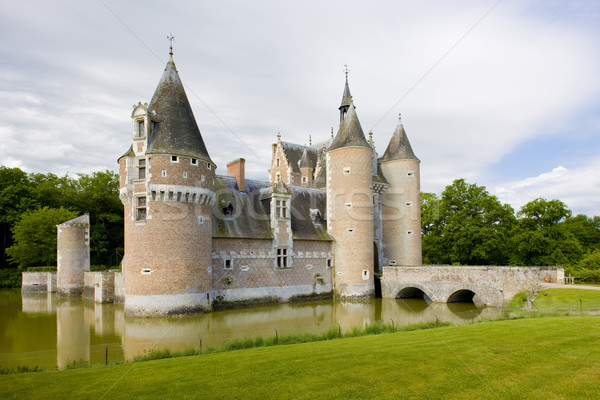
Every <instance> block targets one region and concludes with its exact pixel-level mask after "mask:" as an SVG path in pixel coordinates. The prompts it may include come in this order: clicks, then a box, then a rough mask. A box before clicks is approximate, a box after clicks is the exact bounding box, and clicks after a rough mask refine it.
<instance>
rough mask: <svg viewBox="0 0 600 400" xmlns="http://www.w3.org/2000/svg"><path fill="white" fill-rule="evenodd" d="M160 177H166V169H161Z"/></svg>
mask: <svg viewBox="0 0 600 400" xmlns="http://www.w3.org/2000/svg"><path fill="white" fill-rule="evenodd" d="M162 177H163V178H166V177H167V171H166V170H164V169H163V171H162Z"/></svg>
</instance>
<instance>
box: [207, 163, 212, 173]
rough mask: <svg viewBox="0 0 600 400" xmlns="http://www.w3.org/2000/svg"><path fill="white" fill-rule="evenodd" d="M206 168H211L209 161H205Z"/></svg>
mask: <svg viewBox="0 0 600 400" xmlns="http://www.w3.org/2000/svg"><path fill="white" fill-rule="evenodd" d="M206 168H208V170H209V171H210V170H211V169H212V165H210V163H206Z"/></svg>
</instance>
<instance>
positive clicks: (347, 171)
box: [343, 167, 350, 175]
mask: <svg viewBox="0 0 600 400" xmlns="http://www.w3.org/2000/svg"><path fill="white" fill-rule="evenodd" d="M343 171H344V174H346V175H348V174H349V173H350V167H344V169H343Z"/></svg>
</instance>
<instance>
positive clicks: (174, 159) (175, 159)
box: [171, 156, 179, 163]
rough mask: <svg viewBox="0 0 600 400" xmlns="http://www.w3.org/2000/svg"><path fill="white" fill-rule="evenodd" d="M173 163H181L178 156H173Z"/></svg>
mask: <svg viewBox="0 0 600 400" xmlns="http://www.w3.org/2000/svg"><path fill="white" fill-rule="evenodd" d="M171 162H173V163H178V162H179V157H178V156H171Z"/></svg>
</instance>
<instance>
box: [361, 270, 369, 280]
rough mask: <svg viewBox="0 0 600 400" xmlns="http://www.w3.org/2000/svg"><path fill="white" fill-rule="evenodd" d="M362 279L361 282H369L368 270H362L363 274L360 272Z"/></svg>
mask: <svg viewBox="0 0 600 400" xmlns="http://www.w3.org/2000/svg"><path fill="white" fill-rule="evenodd" d="M362 278H363V280H365V281H368V280H369V270H368V269H363V272H362Z"/></svg>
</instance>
